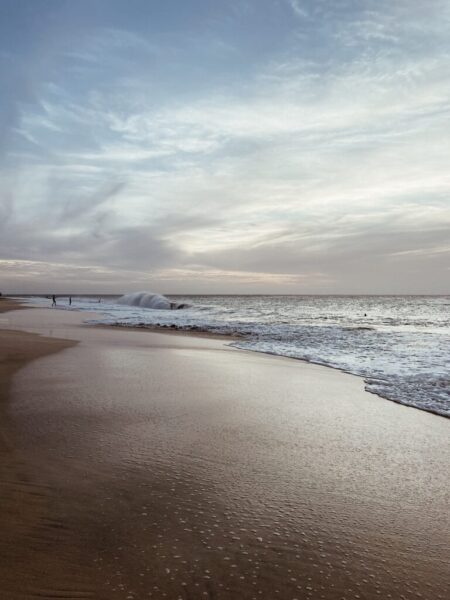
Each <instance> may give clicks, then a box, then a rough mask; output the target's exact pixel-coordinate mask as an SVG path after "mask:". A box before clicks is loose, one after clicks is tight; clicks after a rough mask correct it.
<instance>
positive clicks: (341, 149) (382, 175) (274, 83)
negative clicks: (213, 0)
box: [0, 0, 450, 291]
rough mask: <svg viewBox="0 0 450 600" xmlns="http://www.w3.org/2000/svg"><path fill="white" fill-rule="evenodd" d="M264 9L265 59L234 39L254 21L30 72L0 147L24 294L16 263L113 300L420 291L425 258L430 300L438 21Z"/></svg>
mask: <svg viewBox="0 0 450 600" xmlns="http://www.w3.org/2000/svg"><path fill="white" fill-rule="evenodd" d="M277 6H278V9H277V10H278V12H275V13H271V14H272V16H273V17H274V27H273V28H272V29H271V31H272V30H273V29H275V31H276V33H275V34H273V35H274V37H273V39H272V40H271V44H272V46H273V50H272V51H271V52H267V53H264V52H266V51H265V50H264V52H263V53H262V55H263V58H262V57H261V56H260V55H259V54H258V52H257V48H259V47H260V46H261V45H264V37H263V33H262V32H261V33H260V35H259V36H255V37H254V38H252V44H254V47H249V46H246V45H245V43H250V42H247V39H248V38H246V37H245V36H244V35H243V37H242V40H243V41H238V42H237V41H236V38H235V37H233V36H234V34H233V33H232V32H234V31H236V30H237V29H241V30H242V32H243V33H244V32H246V31H247V32H250V31H252V32H253V30H250V29H249V28H250V27H251V25H252V20H253V21H254V19H255V18H256V16H255V15H257V14H260V12H258V11H256V8H257V7H256V5H253V4H252V3H251V2H250V3H249V4H248V7H247V9H246V10H243V9H242V10H239V11H238V10H231V8H230V11H229V12H226V11H225V12H224V10H225V9H221V11H219V12H218V13H217V14H215V15H214V18H212V17H211V15H209V16H208V18H206V16H205V22H208V24H209V25H210V27H212V29H211V28H210V29H209V30H208V32H207V33H203V32H201V31H199V32H194V31H192V30H188V29H186V28H185V29H183V26H182V24H180V23H176V27H175V24H173V23H172V28H173V30H170V31H168V32H166V33H165V34H164V33H161V31H156V30H155V31H154V32H152V33H150V34H149V33H145V32H143V31H142V29H141V28H140V26H139V23H138V22H137V21H135V22H134V28H133V27H131V26H130V24H128V26H127V27H121V26H120V24H119V23H117V22H114V23H108V24H107V23H104V24H102V25H101V26H97V27H95V26H94V25H92V27H90V28H83V34H82V35H80V36H79V37H78V38H77V39H78V44H77V46H76V48H75V49H74V47H73V43H71V44H70V49H69V48H68V46H69V44H68V45H67V47H66V44H65V43H64V41H61V40H60V39H59V41H58V51H57V52H56V51H55V50H54V54H52V55H51V56H50V55H49V54H46V53H43V54H44V57H45V58H41V60H43V61H44V62H45V63H46V64H47V66H48V73H47V74H46V75H45V76H43V75H42V74H41V75H40V78H39V80H38V81H37V82H34V81H35V80H33V86H32V87H33V93H32V94H30V95H29V98H33V101H30V102H23V101H21V96H18V97H17V101H16V103H15V107H14V109H15V115H16V116H15V119H14V120H13V121H12V122H11V126H10V128H9V131H8V134H9V135H8V142H7V143H6V142H5V147H4V149H5V150H6V155H5V158H4V160H3V162H2V165H1V170H0V192H1V194H2V204H1V205H0V210H1V214H2V215H3V219H2V223H0V228H1V231H2V236H1V238H0V258H2V259H3V260H7V261H8V264H16V267H17V270H18V272H20V273H28V275H27V276H24V277H23V278H22V280H23V281H25V280H27V281H29V282H30V285H33V286H34V285H35V283H36V280H37V279H38V278H39V277H41V276H42V275H41V271H39V275H33V271H32V269H31V270H30V269H28V268H25V267H24V266H23V265H25V264H28V263H27V262H26V261H27V260H28V261H30V260H31V261H34V262H33V264H35V263H36V264H39V265H40V267H39V269H44V266H43V265H45V264H46V263H47V262H48V264H49V265H53V266H52V267H50V266H49V267H48V277H50V278H53V279H55V281H56V280H58V281H59V280H61V279H60V277H61V272H60V271H58V269H57V267H55V266H54V265H55V264H58V262H59V261H61V265H64V267H63V268H64V269H66V268H68V265H69V266H71V268H73V269H74V270H75V271H76V269H78V268H80V269H88V270H86V271H83V272H84V273H85V274H86V277H85V280H86V282H87V281H88V280H89V278H91V279H90V281H92V285H95V282H96V281H97V282H100V281H103V280H100V279H98V278H97V279H96V275H95V268H97V267H98V268H99V269H100V270H101V269H102V268H104V269H106V270H107V272H108V277H110V279H108V283H106V281H103V283H104V284H105V286H106V285H107V286H112V285H113V283H112V281H113V280H114V277H116V281H117V284H118V286H119V287H120V289H124V288H123V287H122V286H123V285H125V284H126V281H129V285H130V286H134V285H137V283H139V284H141V283H142V280H141V277H144V276H145V273H147V275H148V278H149V281H150V280H151V281H153V282H154V284H155V285H156V284H159V283H161V282H166V283H167V282H170V285H169V287H170V288H171V291H177V287H176V286H177V283H176V282H177V281H178V282H179V288H178V291H184V290H186V289H187V288H186V286H187V282H191V283H192V287H191V288H189V291H195V290H197V289H200V288H202V283H201V281H202V277H203V278H206V279H208V280H209V281H210V283H211V282H213V285H214V286H220V279H221V276H220V273H221V274H222V281H223V282H225V281H226V282H227V285H230V286H233V285H234V286H235V287H233V288H232V290H231V291H240V290H244V291H245V290H247V291H255V290H256V291H271V290H275V289H277V290H280V289H282V290H283V291H300V290H304V289H308V290H309V291H352V290H354V289H358V290H361V289H362V290H363V291H364V290H365V291H409V290H412V291H417V289H416V287H417V286H416V280H417V277H418V272H419V270H420V268H421V264H422V259H423V257H425V256H426V257H427V260H428V266H427V269H428V272H427V276H426V277H425V278H424V280H423V281H424V285H426V286H429V291H433V290H434V291H442V279H441V277H440V272H441V271H440V270H441V268H442V261H443V260H444V258H445V248H446V245H445V231H446V227H448V225H450V211H449V202H448V198H449V192H450V176H449V175H448V168H447V156H448V155H449V150H450V147H449V146H450V143H449V141H448V140H449V139H450V135H449V134H450V109H449V106H448V97H449V95H450V77H449V76H448V73H447V65H448V60H449V54H450V45H449V43H448V40H447V36H446V26H447V25H448V23H449V11H448V7H446V6H445V3H444V2H441V1H440V0H435V1H433V2H431V5H430V6H429V7H428V9H427V10H425V9H424V8H423V5H422V4H421V3H418V2H417V3H415V2H412V3H408V6H409V8H408V10H407V7H406V4H405V5H404V3H398V4H396V5H395V6H392V5H391V4H390V3H387V2H383V1H382V2H377V3H372V2H366V3H363V4H360V3H356V2H353V1H351V2H350V1H348V2H341V3H331V2H328V1H322V2H307V1H306V0H304V1H303V2H300V1H299V0H289V1H288V0H286V3H285V5H284V9H285V10H282V5H281V4H279V5H277ZM258 7H259V5H258ZM263 8H264V7H263ZM266 8H267V9H268V10H269V5H267V7H266ZM270 10H272V11H273V10H275V9H274V8H273V6H272V5H270ZM292 13H293V14H294V16H295V17H296V18H295V19H292V18H290V17H289V15H291V16H292ZM230 24H231V25H230ZM66 26H67V27H68V25H66ZM230 26H232V29H230ZM175 29H176V33H175ZM196 33H197V35H196ZM74 35H75V33H74V32H73V31H70V28H69V31H68V36H69V37H71V41H73V39H74ZM252 35H253V33H252ZM193 40H195V44H194V41H193ZM244 40H245V43H244ZM314 40H316V41H314ZM425 41H426V43H425ZM199 47H202V55H203V57H204V58H203V59H202V62H201V63H199V59H198V56H199V55H198V52H199ZM209 49H210V50H211V52H210V54H208V52H209ZM260 54H261V53H260ZM239 61H240V62H241V63H242V64H239ZM31 62H32V61H31V59H30V63H31ZM28 68H29V69H31V68H32V67H31V66H29V67H28ZM78 68H79V69H78ZM77 69H78V70H77ZM40 72H41V71H40ZM205 74H206V76H205ZM208 74H210V78H208V77H207V75H208ZM217 74H220V75H221V77H218V76H217ZM5 139H6V138H5ZM443 249H444V250H443ZM55 257H57V259H58V260H56V261H55ZM11 261H19V262H16V263H12V262H11ZM20 261H22V262H20ZM399 261H400V262H401V264H402V267H401V269H402V276H401V277H398V278H397V281H398V285H401V286H403V287H402V289H397V287H396V289H395V290H394V288H393V282H395V281H396V280H395V274H396V273H397V272H398V270H399V268H400V267H399ZM4 264H6V263H4ZM20 265H22V267H21V266H20ZM8 269H9V270H8V272H9V273H11V272H12V271H11V269H10V268H8ZM27 269H28V270H27ZM89 269H91V270H89ZM92 269H94V270H92ZM374 271H376V272H377V274H376V276H375V275H374ZM133 273H134V274H135V275H131V274H133ZM21 277H22V276H21ZM27 277H28V279H27ZM127 278H128V279H127ZM61 281H62V280H61ZM158 282H159V283H158ZM233 282H234V283H233ZM86 285H87V283H86ZM395 285H397V283H395ZM139 287H142V285H140V286H139ZM394 287H395V286H394ZM108 289H109V290H110V291H111V288H110V287H109V288H108ZM113 291H114V290H113ZM423 291H427V289H424V290H423Z"/></svg>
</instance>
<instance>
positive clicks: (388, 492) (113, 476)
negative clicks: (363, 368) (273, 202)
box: [0, 300, 450, 600]
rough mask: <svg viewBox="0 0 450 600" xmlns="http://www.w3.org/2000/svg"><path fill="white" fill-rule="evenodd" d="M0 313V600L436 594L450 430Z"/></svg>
mask: <svg viewBox="0 0 450 600" xmlns="http://www.w3.org/2000/svg"><path fill="white" fill-rule="evenodd" d="M14 308H15V306H14V305H13V304H9V301H7V300H2V301H1V302H0V310H2V314H1V315H0V325H1V332H0V340H1V343H0V356H1V361H0V374H1V390H2V392H1V398H0V400H1V403H0V420H1V425H0V436H1V437H0V440H1V447H0V449H1V452H0V476H1V487H2V506H1V510H0V526H1V532H2V535H1V537H0V597H1V598H2V599H3V598H4V599H5V600H16V599H17V600H19V599H31V598H48V599H50V598H93V599H96V600H109V599H111V600H115V599H127V600H131V599H144V598H168V599H170V600H172V599H178V598H180V599H192V600H193V599H195V600H197V599H200V598H210V599H224V600H229V599H236V600H240V599H242V600H250V599H254V598H256V599H261V598H262V599H265V600H273V599H276V598H280V599H282V600H294V599H298V600H300V599H304V598H312V599H314V600H316V599H324V600H334V599H336V600H339V599H341V600H342V599H346V600H350V599H353V598H356V599H357V598H360V599H365V600H371V599H374V598H382V599H387V598H392V599H393V600H397V599H402V600H410V599H411V600H412V599H417V598H422V599H426V600H435V599H439V598H442V599H444V598H447V597H449V594H450V572H449V567H448V556H449V546H450V537H449V531H450V522H449V510H448V507H449V491H450V488H449V479H448V464H449V462H450V444H449V433H450V422H449V421H448V420H447V419H445V418H442V417H438V416H436V415H432V414H429V413H425V412H423V411H419V410H416V409H413V408H407V407H404V406H401V405H398V404H395V403H393V402H389V401H386V400H384V399H382V398H379V397H377V396H374V395H372V394H369V393H367V392H365V391H364V383H363V381H362V379H360V378H358V377H354V376H351V375H347V374H344V373H341V372H339V371H336V370H332V369H328V368H325V367H320V366H315V365H310V364H307V363H303V362H300V361H295V360H290V359H285V358H277V357H271V356H267V355H261V354H256V353H250V352H244V351H241V350H236V349H233V348H230V347H228V346H227V345H226V341H223V340H218V339H212V338H205V337H203V338H200V337H193V336H186V335H183V336H181V335H167V334H164V333H155V332H148V331H130V330H124V329H114V328H105V327H102V328H100V327H93V326H87V325H83V324H82V321H83V320H84V319H86V317H87V315H86V313H84V314H81V313H77V312H75V311H65V310H58V309H53V310H52V309H40V308H39V309H38V308H34V309H32V310H20V311H18V310H13V309H14Z"/></svg>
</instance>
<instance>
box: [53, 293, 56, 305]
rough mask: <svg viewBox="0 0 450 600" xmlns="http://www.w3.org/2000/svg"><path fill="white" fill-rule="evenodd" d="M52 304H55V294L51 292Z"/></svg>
mask: <svg viewBox="0 0 450 600" xmlns="http://www.w3.org/2000/svg"><path fill="white" fill-rule="evenodd" d="M52 306H56V296H55V294H53V296H52Z"/></svg>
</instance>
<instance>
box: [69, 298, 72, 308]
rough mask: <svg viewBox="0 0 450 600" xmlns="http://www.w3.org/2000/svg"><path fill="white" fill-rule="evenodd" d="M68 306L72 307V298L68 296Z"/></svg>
mask: <svg viewBox="0 0 450 600" xmlns="http://www.w3.org/2000/svg"><path fill="white" fill-rule="evenodd" d="M69 306H72V296H69Z"/></svg>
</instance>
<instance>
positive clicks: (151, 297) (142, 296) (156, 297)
mask: <svg viewBox="0 0 450 600" xmlns="http://www.w3.org/2000/svg"><path fill="white" fill-rule="evenodd" d="M117 302H118V303H119V304H126V305H127V306H138V307H139V308H152V309H156V310H170V309H171V308H177V307H176V305H175V306H174V305H173V303H172V302H170V300H168V299H167V298H166V297H165V296H161V295H160V294H152V293H151V292H134V293H133V294H125V296H122V297H121V298H119V299H118V300H117Z"/></svg>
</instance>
